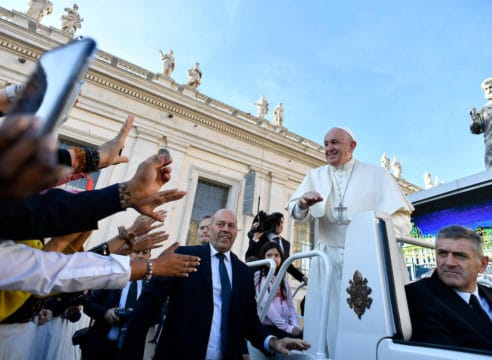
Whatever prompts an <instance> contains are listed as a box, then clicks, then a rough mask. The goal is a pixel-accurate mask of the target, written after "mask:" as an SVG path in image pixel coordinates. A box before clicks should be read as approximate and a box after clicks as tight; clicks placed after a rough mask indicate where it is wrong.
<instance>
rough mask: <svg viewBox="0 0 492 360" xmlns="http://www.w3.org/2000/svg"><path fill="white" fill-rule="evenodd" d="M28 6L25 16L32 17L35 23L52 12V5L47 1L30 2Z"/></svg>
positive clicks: (34, 0) (33, 0) (36, 0)
mask: <svg viewBox="0 0 492 360" xmlns="http://www.w3.org/2000/svg"><path fill="white" fill-rule="evenodd" d="M28 5H29V9H27V12H26V14H27V16H30V17H32V18H33V19H34V20H36V21H37V22H40V21H41V19H42V18H43V17H44V16H46V15H50V14H51V13H52V12H53V3H52V2H51V1H49V0H30V1H29V4H28Z"/></svg>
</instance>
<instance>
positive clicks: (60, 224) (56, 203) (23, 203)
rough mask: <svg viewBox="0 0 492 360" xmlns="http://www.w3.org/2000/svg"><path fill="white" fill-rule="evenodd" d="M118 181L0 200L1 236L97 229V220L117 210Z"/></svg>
mask: <svg viewBox="0 0 492 360" xmlns="http://www.w3.org/2000/svg"><path fill="white" fill-rule="evenodd" d="M122 210H124V209H123V208H122V207H121V205H120V197H119V194H118V185H117V184H115V185H111V186H108V187H106V188H103V189H97V190H92V191H83V192H81V193H78V194H73V193H70V192H68V191H65V190H60V189H49V190H47V191H46V192H44V193H42V194H37V195H33V196H31V197H29V198H27V199H25V200H2V201H0V238H2V239H13V240H26V239H41V238H44V237H49V236H57V235H66V234H72V233H75V232H81V231H87V230H93V229H97V222H98V221H99V220H100V219H104V218H105V217H108V216H109V215H112V214H114V213H116V212H118V211H122Z"/></svg>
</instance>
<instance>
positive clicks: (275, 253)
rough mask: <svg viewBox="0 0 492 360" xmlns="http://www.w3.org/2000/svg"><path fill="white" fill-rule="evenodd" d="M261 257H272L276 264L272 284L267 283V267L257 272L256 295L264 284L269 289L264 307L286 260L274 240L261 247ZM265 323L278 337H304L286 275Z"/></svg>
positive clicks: (264, 320)
mask: <svg viewBox="0 0 492 360" xmlns="http://www.w3.org/2000/svg"><path fill="white" fill-rule="evenodd" d="M260 259H272V260H273V261H274V262H275V266H276V270H275V275H274V276H273V277H272V279H271V282H270V284H265V282H266V276H267V273H268V269H267V268H266V267H262V268H261V269H260V270H258V271H256V273H255V287H256V295H257V296H258V294H259V293H260V291H261V289H262V288H263V286H268V291H267V293H266V295H265V297H264V298H263V300H262V303H261V306H262V307H263V306H264V304H265V302H266V299H267V298H268V293H269V292H270V288H271V286H272V284H273V283H274V282H275V278H276V276H277V274H278V270H279V269H280V266H281V265H282V263H283V262H284V258H283V255H282V250H281V249H280V246H279V245H278V243H275V242H272V241H269V242H267V243H266V244H265V245H264V246H263V247H262V248H261V252H260ZM263 325H265V327H266V328H267V329H268V331H269V332H270V333H271V334H272V335H275V336H276V337H278V338H283V337H296V338H302V330H301V329H300V328H299V325H298V323H297V313H296V310H295V307H294V302H293V299H292V293H291V291H290V287H289V283H288V282H287V279H286V278H285V277H284V278H283V279H282V282H281V283H280V286H279V288H278V289H277V291H276V294H275V297H274V298H273V301H272V303H271V305H270V307H269V309H268V312H267V314H266V316H265V319H263Z"/></svg>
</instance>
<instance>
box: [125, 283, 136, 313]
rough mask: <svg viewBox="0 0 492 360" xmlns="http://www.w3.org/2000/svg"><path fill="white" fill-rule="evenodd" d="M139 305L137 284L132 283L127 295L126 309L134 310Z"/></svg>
mask: <svg viewBox="0 0 492 360" xmlns="http://www.w3.org/2000/svg"><path fill="white" fill-rule="evenodd" d="M136 303H137V282H136V281H132V282H131V284H130V287H129V288H128V294H126V302H125V309H126V310H128V309H130V308H131V309H133V308H134V307H135V304H136Z"/></svg>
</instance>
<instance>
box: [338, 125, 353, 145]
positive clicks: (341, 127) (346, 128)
mask: <svg viewBox="0 0 492 360" xmlns="http://www.w3.org/2000/svg"><path fill="white" fill-rule="evenodd" d="M333 128H336V129H342V130H343V131H345V132H346V133H347V134H349V135H350V137H351V138H352V140H354V141H355V142H357V140H356V139H355V135H354V132H353V131H352V130H350V129H349V128H348V127H345V126H334V127H333Z"/></svg>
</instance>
